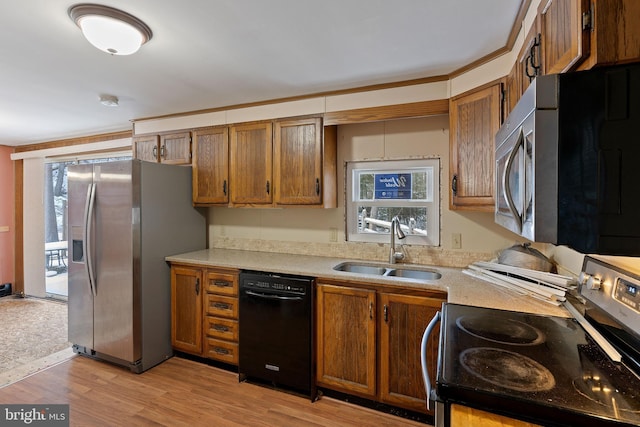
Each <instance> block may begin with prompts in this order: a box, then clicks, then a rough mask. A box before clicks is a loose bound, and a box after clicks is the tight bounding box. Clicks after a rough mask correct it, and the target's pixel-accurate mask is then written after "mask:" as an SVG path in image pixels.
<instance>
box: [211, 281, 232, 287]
mask: <svg viewBox="0 0 640 427" xmlns="http://www.w3.org/2000/svg"><path fill="white" fill-rule="evenodd" d="M213 284H214V285H215V286H217V287H219V288H228V287H230V286H231V282H225V281H222V280H216V281H215V282H213Z"/></svg>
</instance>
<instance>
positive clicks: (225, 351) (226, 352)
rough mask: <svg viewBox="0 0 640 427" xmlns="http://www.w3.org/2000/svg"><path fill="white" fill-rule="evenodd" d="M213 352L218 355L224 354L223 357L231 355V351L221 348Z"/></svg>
mask: <svg viewBox="0 0 640 427" xmlns="http://www.w3.org/2000/svg"><path fill="white" fill-rule="evenodd" d="M213 351H214V352H215V353H217V354H223V355H225V356H226V355H228V354H229V350H227V349H226V348H221V347H216V348H214V349H213Z"/></svg>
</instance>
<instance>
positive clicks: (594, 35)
mask: <svg viewBox="0 0 640 427" xmlns="http://www.w3.org/2000/svg"><path fill="white" fill-rule="evenodd" d="M591 8H592V10H591V15H590V18H591V20H592V21H591V31H590V33H589V39H590V48H589V57H588V58H587V59H586V60H585V61H584V62H582V63H581V64H580V65H579V66H578V69H581V70H588V69H590V68H592V67H594V66H596V65H611V64H617V63H624V62H636V61H638V60H640V25H638V17H640V2H639V1H638V0H610V1H595V2H592V3H591Z"/></svg>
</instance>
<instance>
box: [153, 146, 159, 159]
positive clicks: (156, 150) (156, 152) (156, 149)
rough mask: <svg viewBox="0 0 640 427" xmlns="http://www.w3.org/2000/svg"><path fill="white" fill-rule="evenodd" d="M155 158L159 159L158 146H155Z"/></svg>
mask: <svg viewBox="0 0 640 427" xmlns="http://www.w3.org/2000/svg"><path fill="white" fill-rule="evenodd" d="M153 158H154V159H156V160H158V146H157V145H156V146H154V147H153Z"/></svg>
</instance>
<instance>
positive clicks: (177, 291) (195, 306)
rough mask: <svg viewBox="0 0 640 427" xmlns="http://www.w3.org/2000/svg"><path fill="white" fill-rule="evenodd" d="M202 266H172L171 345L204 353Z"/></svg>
mask: <svg viewBox="0 0 640 427" xmlns="http://www.w3.org/2000/svg"><path fill="white" fill-rule="evenodd" d="M201 287H202V269H201V268H194V267H189V266H172V267H171V345H172V346H173V348H175V349H176V350H179V351H184V352H187V353H192V354H197V355H200V354H201V353H202V290H201Z"/></svg>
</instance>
